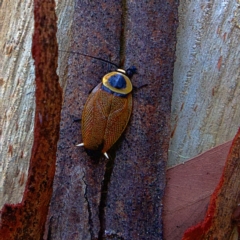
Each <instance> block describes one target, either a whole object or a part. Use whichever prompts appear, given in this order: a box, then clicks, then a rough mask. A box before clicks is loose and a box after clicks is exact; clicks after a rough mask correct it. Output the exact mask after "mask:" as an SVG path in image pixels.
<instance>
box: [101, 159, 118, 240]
mask: <svg viewBox="0 0 240 240" xmlns="http://www.w3.org/2000/svg"><path fill="white" fill-rule="evenodd" d="M113 166H114V158H110V159H109V160H108V162H107V164H106V170H105V174H104V179H103V182H102V189H101V199H100V204H99V221H100V230H99V234H98V239H99V240H103V239H104V233H105V227H106V226H105V225H106V224H105V221H106V218H105V207H106V203H107V194H108V186H109V183H110V180H111V176H112V171H113Z"/></svg>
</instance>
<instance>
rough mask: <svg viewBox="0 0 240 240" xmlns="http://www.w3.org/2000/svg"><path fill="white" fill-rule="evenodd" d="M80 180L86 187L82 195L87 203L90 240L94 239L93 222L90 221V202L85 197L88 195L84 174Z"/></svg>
mask: <svg viewBox="0 0 240 240" xmlns="http://www.w3.org/2000/svg"><path fill="white" fill-rule="evenodd" d="M82 180H83V182H84V184H85V186H86V190H85V193H84V198H85V200H86V202H87V208H88V224H89V231H90V235H91V239H94V232H93V220H92V211H91V206H90V202H89V200H88V197H87V193H88V185H87V182H86V181H85V172H84V173H83V177H82Z"/></svg>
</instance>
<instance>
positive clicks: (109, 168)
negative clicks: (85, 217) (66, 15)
mask: <svg viewBox="0 0 240 240" xmlns="http://www.w3.org/2000/svg"><path fill="white" fill-rule="evenodd" d="M126 18H127V2H126V0H122V18H121V22H122V24H121V25H122V29H121V34H120V52H119V59H120V61H119V67H123V66H124V63H125V53H126ZM114 159H115V156H114V157H112V158H110V159H109V160H108V162H107V164H106V170H105V174H104V179H103V182H102V189H101V199H100V204H99V221H100V230H99V235H98V240H103V239H105V237H104V234H105V228H106V224H105V222H106V216H105V207H106V203H107V195H108V186H109V183H110V180H111V175H112V171H113V166H114Z"/></svg>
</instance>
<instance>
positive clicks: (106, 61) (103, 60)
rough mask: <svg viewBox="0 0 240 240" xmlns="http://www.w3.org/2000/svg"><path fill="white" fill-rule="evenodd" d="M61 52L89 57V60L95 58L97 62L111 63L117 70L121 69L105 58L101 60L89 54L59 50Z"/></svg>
mask: <svg viewBox="0 0 240 240" xmlns="http://www.w3.org/2000/svg"><path fill="white" fill-rule="evenodd" d="M58 51H59V52H66V53H73V54H77V55H81V56H85V57H89V58H93V59H96V60H99V61H102V62H105V63H109V64H111V65H113V66H115V67H116V68H119V66H118V65H117V64H115V63H112V62H110V61H108V60H106V59H103V58H100V57H94V56H91V55H88V54H85V53H79V52H74V51H64V50H58Z"/></svg>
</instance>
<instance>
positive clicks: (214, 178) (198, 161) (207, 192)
mask: <svg viewBox="0 0 240 240" xmlns="http://www.w3.org/2000/svg"><path fill="white" fill-rule="evenodd" d="M231 144H232V141H229V142H227V143H225V144H222V145H219V146H217V147H215V148H212V149H210V150H208V151H207V152H205V153H203V154H201V155H199V156H196V157H195V158H193V159H190V160H189V161H187V162H185V163H184V164H180V165H177V166H175V167H173V168H170V169H168V170H167V186H166V189H165V195H164V202H163V204H164V213H163V223H164V239H166V240H180V239H181V238H182V236H183V233H184V231H186V229H188V228H189V227H191V226H193V225H195V224H197V223H199V222H200V221H202V220H203V219H204V216H205V214H206V211H207V207H208V204H209V200H210V196H211V194H212V193H213V192H214V189H215V188H216V186H217V184H218V182H219V179H220V178H221V175H222V171H223V168H224V164H225V162H226V158H227V155H228V152H229V149H230V147H231Z"/></svg>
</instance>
